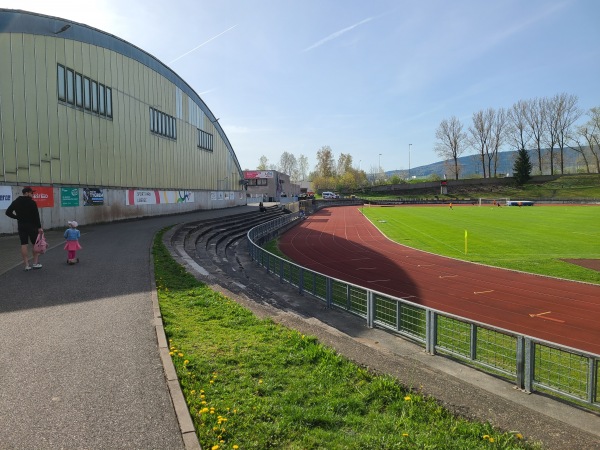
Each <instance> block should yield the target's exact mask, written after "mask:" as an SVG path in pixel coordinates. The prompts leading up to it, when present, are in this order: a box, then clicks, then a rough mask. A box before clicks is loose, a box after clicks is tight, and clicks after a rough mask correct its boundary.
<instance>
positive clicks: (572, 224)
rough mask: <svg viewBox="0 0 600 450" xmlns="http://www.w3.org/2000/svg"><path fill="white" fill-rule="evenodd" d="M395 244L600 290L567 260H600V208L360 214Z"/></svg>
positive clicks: (599, 276)
mask: <svg viewBox="0 0 600 450" xmlns="http://www.w3.org/2000/svg"><path fill="white" fill-rule="evenodd" d="M361 209H362V211H363V213H364V214H365V216H366V217H367V218H369V219H370V220H371V222H373V224H374V225H376V226H377V227H378V228H379V229H380V230H381V231H382V232H383V233H384V234H385V235H386V236H388V237H389V238H390V239H392V240H394V241H396V242H398V243H400V244H404V245H407V246H409V247H413V248H418V249H421V250H425V251H428V252H432V253H436V254H440V255H445V256H450V257H453V258H459V259H464V260H467V261H473V262H479V263H484V264H489V265H493V266H498V267H505V268H508V269H516V270H522V271H526V272H532V273H537V274H543V275H550V276H555V277H560V278H568V279H572V280H579V281H586V282H589V283H595V284H600V272H598V271H596V270H592V269H586V268H584V267H580V266H578V265H576V264H571V263H568V262H564V261H562V260H563V259H600V207H598V206H533V207H522V208H519V207H506V206H503V207H496V206H471V205H468V206H463V205H459V206H456V205H455V206H454V207H453V208H452V209H450V208H449V207H448V206H431V207H428V206H400V207H371V208H370V207H368V206H365V207H363V208H361Z"/></svg>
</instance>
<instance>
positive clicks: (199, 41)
mask: <svg viewBox="0 0 600 450" xmlns="http://www.w3.org/2000/svg"><path fill="white" fill-rule="evenodd" d="M0 7H3V8H13V9H21V10H26V11H33V12H38V13H42V14H47V15H51V16H57V17H61V18H65V19H70V20H73V21H76V22H80V23H84V24H87V25H90V26H92V27H95V28H98V29H100V30H102V31H106V32H108V33H111V34H114V35H115V36H118V37H120V38H122V39H124V40H126V41H128V42H130V43H132V44H134V45H136V46H138V47H140V48H142V49H143V50H145V51H147V52H148V53H150V54H152V55H153V56H155V57H156V58H158V59H159V60H160V61H162V62H163V63H164V64H166V65H168V66H169V67H170V68H171V69H173V70H174V71H175V72H176V73H177V74H178V75H179V76H180V77H182V78H183V79H184V80H185V81H186V82H187V83H188V84H189V85H190V86H191V87H192V88H193V89H194V90H195V91H196V92H197V93H198V94H199V95H200V97H201V98H202V99H203V100H204V102H205V103H206V104H207V105H208V107H209V108H210V109H211V111H212V112H213V114H214V115H215V116H216V117H217V118H219V123H220V124H221V126H222V127H223V129H224V131H225V133H226V134H227V137H228V138H229V141H230V142H231V144H232V146H233V149H234V151H235V153H236V155H237V158H238V160H239V162H240V165H241V167H242V169H250V170H252V169H256V168H257V166H258V164H259V160H260V157H261V156H266V157H267V160H268V163H269V164H275V165H276V164H278V163H279V160H280V157H281V154H282V153H283V152H288V153H292V154H293V155H295V156H296V157H299V156H300V155H304V156H306V157H307V158H308V161H309V165H310V168H311V170H312V168H313V167H314V165H315V163H316V154H317V152H318V151H319V150H320V149H321V148H322V147H324V146H329V147H330V148H331V149H332V151H333V154H334V157H335V158H336V159H337V157H338V156H339V155H340V154H341V153H344V154H350V155H351V156H352V160H353V165H354V167H356V168H358V169H361V170H364V171H366V172H375V171H377V167H378V166H381V168H382V169H383V170H385V171H389V170H406V169H409V168H411V167H413V168H414V167H418V166H421V165H426V164H430V163H434V162H437V161H439V160H440V158H439V157H438V156H437V154H436V153H435V144H436V137H435V132H436V129H437V128H438V126H439V124H440V122H441V121H442V120H444V119H449V118H451V117H452V116H456V117H457V118H459V119H460V120H461V122H462V123H463V125H464V126H465V129H466V128H468V126H469V125H470V124H471V120H472V115H473V113H475V112H477V111H480V110H483V109H487V108H495V109H498V108H510V107H511V106H512V105H513V104H514V103H516V102H517V101H519V100H527V99H530V98H535V97H552V96H554V95H556V94H560V93H567V94H573V95H576V96H577V97H578V98H579V107H580V108H581V109H582V110H584V111H586V110H589V108H592V107H595V106H600V81H599V80H600V76H599V75H598V74H600V45H599V44H600V26H598V18H600V1H597V0H496V1H493V0H486V1H480V0H452V1H448V0H420V1H416V0H411V1H407V0H370V1H368V2H366V1H364V0H219V1H214V0H211V1H206V0H171V1H168V2H166V1H164V0H161V1H157V0H144V1H140V0H127V1H123V0H96V1H94V0H89V1H86V2H81V1H80V0H77V1H72V0H64V1H61V0H54V1H48V0H15V1H13V0H0ZM584 119H585V117H583V118H582V121H583V120H584ZM503 150H511V149H510V148H508V147H507V148H504V149H503Z"/></svg>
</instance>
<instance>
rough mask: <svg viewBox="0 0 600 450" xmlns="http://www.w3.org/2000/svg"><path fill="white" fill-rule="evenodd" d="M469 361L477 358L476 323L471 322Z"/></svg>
mask: <svg viewBox="0 0 600 450" xmlns="http://www.w3.org/2000/svg"><path fill="white" fill-rule="evenodd" d="M470 353H471V361H475V360H476V359H477V325H475V324H474V323H472V324H471V351H470Z"/></svg>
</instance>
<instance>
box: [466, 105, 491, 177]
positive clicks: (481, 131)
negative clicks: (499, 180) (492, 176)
mask: <svg viewBox="0 0 600 450" xmlns="http://www.w3.org/2000/svg"><path fill="white" fill-rule="evenodd" d="M493 116H494V110H493V109H491V108H488V109H487V110H485V111H484V110H480V111H477V112H476V113H473V125H471V126H470V127H469V134H468V143H469V145H470V146H471V147H473V148H474V149H475V150H477V152H478V155H479V160H480V162H481V167H482V169H483V178H486V164H485V159H486V158H485V155H486V150H487V148H488V144H489V140H490V129H491V126H492V119H493ZM487 173H488V174H489V172H487Z"/></svg>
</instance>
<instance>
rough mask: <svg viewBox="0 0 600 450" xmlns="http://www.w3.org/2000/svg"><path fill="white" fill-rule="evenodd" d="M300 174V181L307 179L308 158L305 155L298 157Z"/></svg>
mask: <svg viewBox="0 0 600 450" xmlns="http://www.w3.org/2000/svg"><path fill="white" fill-rule="evenodd" d="M298 176H299V179H300V181H304V180H306V177H307V176H308V158H307V157H306V156H304V155H300V156H299V157H298Z"/></svg>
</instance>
